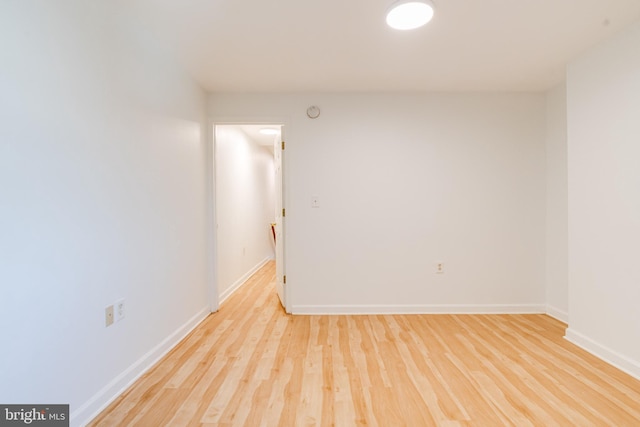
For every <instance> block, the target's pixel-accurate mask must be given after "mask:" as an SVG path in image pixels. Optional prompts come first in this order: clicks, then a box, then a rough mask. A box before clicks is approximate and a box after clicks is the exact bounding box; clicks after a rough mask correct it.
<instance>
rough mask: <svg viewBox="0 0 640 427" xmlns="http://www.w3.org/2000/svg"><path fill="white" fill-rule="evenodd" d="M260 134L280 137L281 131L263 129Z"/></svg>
mask: <svg viewBox="0 0 640 427" xmlns="http://www.w3.org/2000/svg"><path fill="white" fill-rule="evenodd" d="M260 133H261V134H263V135H278V134H279V133H280V131H279V130H278V129H273V128H262V129H260Z"/></svg>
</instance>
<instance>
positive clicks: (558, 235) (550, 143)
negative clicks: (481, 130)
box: [546, 84, 569, 322]
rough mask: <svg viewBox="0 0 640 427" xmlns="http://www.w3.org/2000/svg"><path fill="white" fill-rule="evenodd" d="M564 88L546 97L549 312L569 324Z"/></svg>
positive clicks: (547, 283)
mask: <svg viewBox="0 0 640 427" xmlns="http://www.w3.org/2000/svg"><path fill="white" fill-rule="evenodd" d="M566 90H567V89H566V86H565V84H562V85H560V86H557V87H555V88H553V89H551V90H549V91H548V92H547V94H546V96H547V99H546V101H547V146H546V155H547V199H546V206H547V217H546V233H547V234H546V236H547V242H546V259H547V269H546V273H547V279H546V302H547V312H548V313H549V314H551V315H552V316H554V317H556V318H558V319H560V320H562V321H564V322H567V321H568V316H569V314H568V313H569V289H568V287H569V278H568V256H569V254H568V248H567V246H568V236H567V233H568V231H567V228H568V224H567V220H568V218H567V215H568V214H567V96H566Z"/></svg>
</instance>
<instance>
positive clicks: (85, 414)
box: [70, 307, 211, 426]
mask: <svg viewBox="0 0 640 427" xmlns="http://www.w3.org/2000/svg"><path fill="white" fill-rule="evenodd" d="M210 313H211V310H210V309H209V307H205V308H203V309H202V310H200V311H199V312H198V313H197V314H196V315H194V316H193V317H192V318H191V319H189V320H188V321H187V322H186V323H185V324H184V325H182V326H181V327H179V328H178V329H177V330H176V331H175V332H174V333H172V334H171V335H169V336H168V337H167V338H165V339H164V341H162V342H161V343H160V344H158V345H157V346H155V347H154V348H153V349H151V350H150V351H149V352H148V353H147V354H145V355H144V356H142V357H141V358H140V359H139V360H138V361H136V362H135V363H134V364H133V365H131V366H130V367H129V368H127V369H126V370H125V371H124V372H122V373H121V374H120V375H118V376H117V377H116V378H114V379H113V380H112V381H111V382H110V383H109V384H107V385H106V386H104V387H103V388H102V390H100V391H99V392H98V393H96V394H95V395H94V396H93V397H92V398H90V399H89V400H88V401H87V402H86V403H85V404H83V405H82V406H80V407H79V408H78V409H76V410H75V411H73V412H71V414H70V424H71V425H72V426H84V425H86V424H88V423H89V422H90V421H91V420H93V419H94V418H95V417H96V416H98V414H100V412H102V411H103V410H104V409H105V408H106V407H107V406H109V404H110V403H111V402H113V401H114V400H115V399H116V398H117V397H118V396H120V395H121V394H122V393H123V392H124V391H125V390H126V389H127V388H128V387H129V386H130V385H131V384H133V383H134V382H135V381H136V380H138V379H139V378H140V377H141V376H142V375H143V374H144V373H145V372H147V371H148V370H149V369H150V368H151V367H153V366H154V365H155V364H156V363H157V362H158V361H159V360H160V359H162V358H163V357H164V356H165V355H166V354H167V353H168V352H169V351H170V350H171V349H173V348H174V347H175V346H176V345H177V344H178V343H179V342H180V341H182V339H183V338H184V337H186V336H187V335H188V334H189V333H190V332H191V331H192V330H193V329H194V328H195V327H196V326H198V325H199V324H200V322H202V321H203V320H204V319H205V318H206V317H207V316H208V315H209V314H210Z"/></svg>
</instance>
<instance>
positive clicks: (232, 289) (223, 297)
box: [218, 256, 272, 304]
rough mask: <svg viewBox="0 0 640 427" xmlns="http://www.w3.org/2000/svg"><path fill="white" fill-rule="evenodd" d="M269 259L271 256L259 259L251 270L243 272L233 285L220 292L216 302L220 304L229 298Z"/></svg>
mask: <svg viewBox="0 0 640 427" xmlns="http://www.w3.org/2000/svg"><path fill="white" fill-rule="evenodd" d="M271 259H272V258H271V257H270V256H268V257H266V258H265V259H263V260H262V261H260V262H259V263H258V264H256V265H255V266H254V267H253V268H252V269H251V270H249V271H247V272H246V273H245V274H243V275H242V277H241V278H239V279H238V280H236V281H235V282H234V283H233V285H231V286H230V287H229V289H227V290H226V291H224V292H223V293H221V294H220V301H219V302H218V304H222V303H223V302H225V300H226V299H227V298H229V297H230V296H231V295H233V293H234V292H235V291H237V290H238V289H239V288H240V286H242V285H244V283H245V282H246V281H247V280H249V277H251V276H253V275H254V274H255V272H256V271H258V270H260V269H261V268H262V267H263V266H264V265H265V264H266V263H268V262H269V261H271Z"/></svg>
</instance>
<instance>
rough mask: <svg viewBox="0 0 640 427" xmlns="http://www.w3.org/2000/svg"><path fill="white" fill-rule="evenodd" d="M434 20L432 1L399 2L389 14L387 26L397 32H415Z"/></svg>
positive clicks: (405, 0)
mask: <svg viewBox="0 0 640 427" xmlns="http://www.w3.org/2000/svg"><path fill="white" fill-rule="evenodd" d="M431 18H433V3H432V2H431V1H430V0H399V1H397V2H395V3H393V4H392V5H391V7H390V8H389V11H388V12H387V25H388V26H390V27H391V28H395V29H396V30H413V29H415V28H418V27H422V26H423V25H425V24H426V23H427V22H429V21H431Z"/></svg>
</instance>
